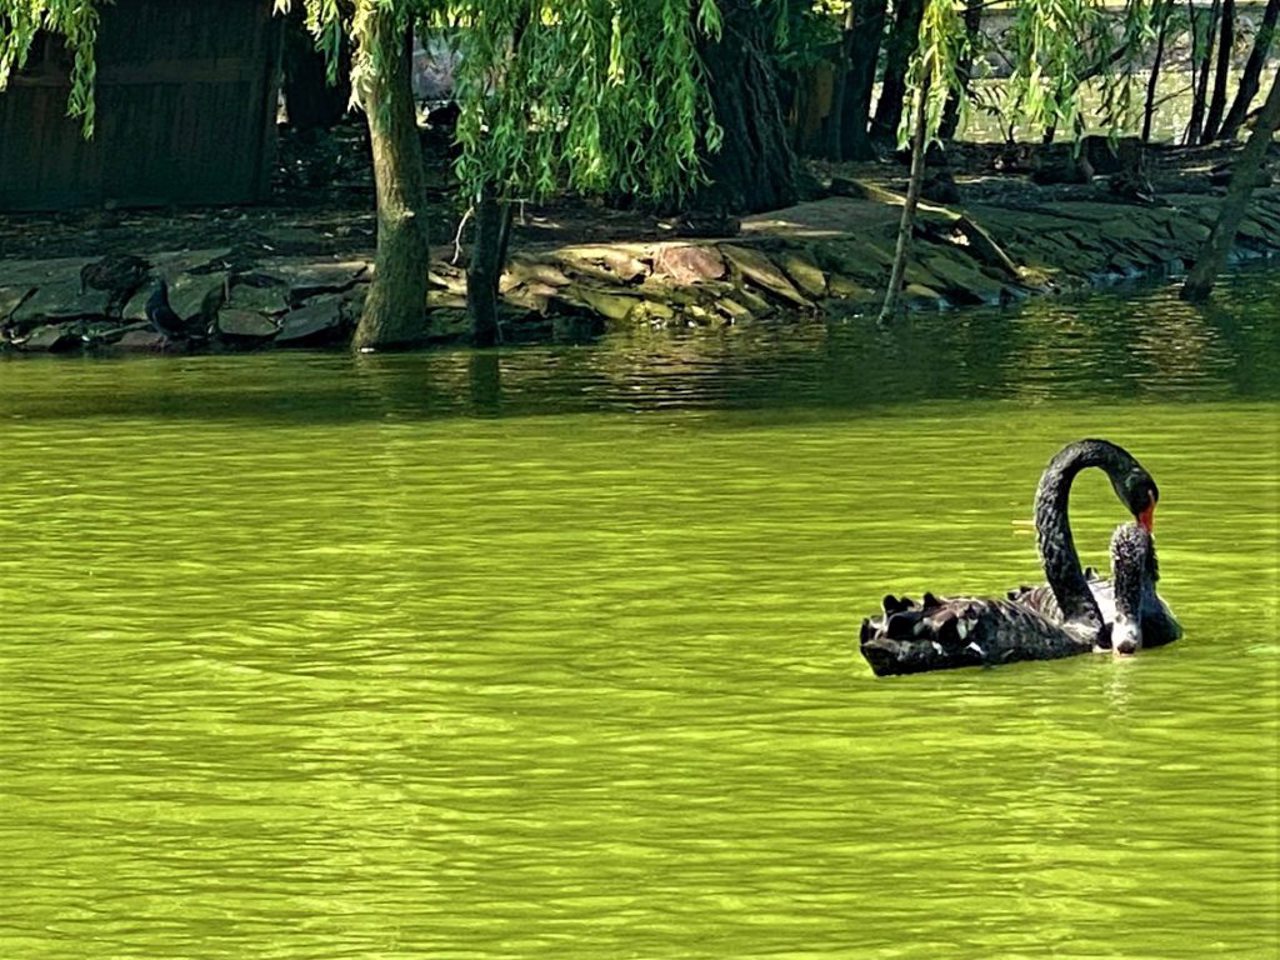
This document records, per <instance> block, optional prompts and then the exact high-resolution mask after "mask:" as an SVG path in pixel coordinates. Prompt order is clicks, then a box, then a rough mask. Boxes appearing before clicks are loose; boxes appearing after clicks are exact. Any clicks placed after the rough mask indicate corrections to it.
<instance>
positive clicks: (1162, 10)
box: [1142, 0, 1280, 143]
mask: <svg viewBox="0 0 1280 960" xmlns="http://www.w3.org/2000/svg"><path fill="white" fill-rule="evenodd" d="M1276 2H1277V3H1280V0H1276ZM1172 6H1173V0H1168V2H1167V3H1165V4H1164V5H1163V6H1161V7H1159V8H1158V10H1157V16H1158V17H1159V18H1160V26H1159V28H1158V29H1159V32H1158V33H1157V34H1156V56H1155V60H1154V62H1153V63H1152V64H1151V76H1150V77H1148V78H1147V102H1146V104H1145V106H1144V107H1143V110H1142V142H1143V143H1150V142H1151V116H1152V114H1153V113H1155V108H1156V84H1157V82H1158V81H1159V79H1160V62H1161V61H1162V60H1163V59H1164V40H1165V36H1166V34H1168V32H1169V14H1170V12H1171V8H1172Z"/></svg>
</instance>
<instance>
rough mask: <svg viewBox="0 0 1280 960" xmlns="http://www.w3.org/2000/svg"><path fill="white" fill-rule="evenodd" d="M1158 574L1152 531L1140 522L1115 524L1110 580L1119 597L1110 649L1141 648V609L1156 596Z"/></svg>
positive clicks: (1129, 649) (1120, 650)
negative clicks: (1117, 525)
mask: <svg viewBox="0 0 1280 960" xmlns="http://www.w3.org/2000/svg"><path fill="white" fill-rule="evenodd" d="M1159 578H1160V574H1159V570H1158V568H1157V566H1156V545H1155V541H1154V540H1153V539H1152V537H1151V532H1150V531H1149V530H1147V529H1146V528H1145V527H1143V526H1141V524H1139V523H1126V524H1122V525H1121V526H1119V527H1116V532H1115V533H1114V534H1113V535H1112V537H1111V581H1112V586H1113V587H1114V589H1115V601H1116V619H1115V623H1114V624H1113V625H1112V627H1111V649H1113V650H1114V651H1115V652H1116V653H1118V654H1130V653H1136V652H1137V651H1138V650H1139V649H1141V647H1142V611H1143V609H1144V607H1145V606H1148V605H1149V604H1150V603H1151V602H1153V601H1154V600H1155V590H1156V581H1157V580H1158V579H1159Z"/></svg>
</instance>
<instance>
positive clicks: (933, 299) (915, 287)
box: [902, 283, 947, 310]
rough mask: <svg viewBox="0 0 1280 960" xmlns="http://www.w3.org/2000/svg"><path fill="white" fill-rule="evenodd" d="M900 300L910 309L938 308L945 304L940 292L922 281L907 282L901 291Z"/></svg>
mask: <svg viewBox="0 0 1280 960" xmlns="http://www.w3.org/2000/svg"><path fill="white" fill-rule="evenodd" d="M902 302H903V303H904V304H906V306H907V308H908V309H910V310H939V309H941V308H942V307H945V306H946V305H947V301H946V298H944V297H943V296H942V294H940V293H939V292H938V291H937V290H935V289H933V288H932V287H927V286H925V285H924V284H922V283H908V284H907V285H906V287H904V288H903V291H902Z"/></svg>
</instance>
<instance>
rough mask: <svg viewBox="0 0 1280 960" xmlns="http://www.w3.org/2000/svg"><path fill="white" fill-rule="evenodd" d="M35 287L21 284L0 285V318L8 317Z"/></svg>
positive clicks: (5, 318)
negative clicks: (12, 285)
mask: <svg viewBox="0 0 1280 960" xmlns="http://www.w3.org/2000/svg"><path fill="white" fill-rule="evenodd" d="M35 289H36V288H35V287H32V286H28V285H26V284H22V285H21V286H16V287H0V320H7V319H9V316H10V314H12V313H13V311H14V310H17V309H18V305H19V304H21V303H22V301H24V300H26V299H27V297H29V296H31V294H32V293H33V292H34V291H35Z"/></svg>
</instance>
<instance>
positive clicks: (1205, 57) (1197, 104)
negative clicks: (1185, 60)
mask: <svg viewBox="0 0 1280 960" xmlns="http://www.w3.org/2000/svg"><path fill="white" fill-rule="evenodd" d="M1218 2H1219V0H1213V6H1212V7H1210V8H1209V27H1208V29H1207V30H1205V34H1204V36H1205V45H1206V46H1205V49H1204V50H1202V51H1201V50H1195V49H1193V50H1192V51H1191V86H1192V88H1193V89H1192V101H1191V120H1190V122H1189V123H1188V124H1187V137H1186V142H1187V144H1188V145H1194V144H1197V143H1199V142H1200V131H1201V130H1203V129H1204V108H1205V103H1206V102H1207V101H1208V99H1209V61H1210V60H1211V59H1213V38H1214V36H1215V35H1216V34H1217V32H1218ZM1187 3H1188V5H1189V6H1190V5H1191V0H1187ZM1196 19H1197V17H1196V14H1195V8H1194V6H1192V9H1191V24H1192V36H1193V37H1194V36H1195V22H1196ZM1193 46H1194V44H1193ZM1197 69H1198V70H1199V74H1198V75H1197V73H1196V71H1197Z"/></svg>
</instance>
